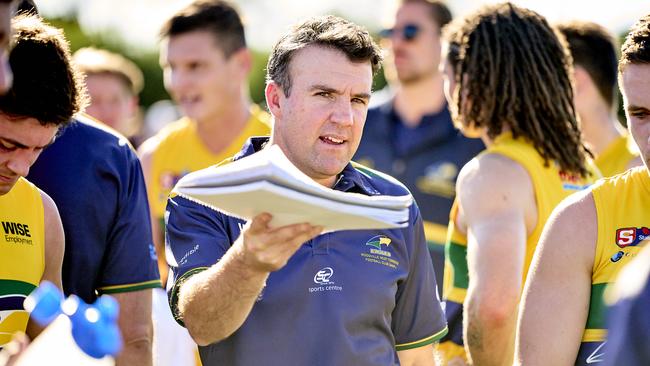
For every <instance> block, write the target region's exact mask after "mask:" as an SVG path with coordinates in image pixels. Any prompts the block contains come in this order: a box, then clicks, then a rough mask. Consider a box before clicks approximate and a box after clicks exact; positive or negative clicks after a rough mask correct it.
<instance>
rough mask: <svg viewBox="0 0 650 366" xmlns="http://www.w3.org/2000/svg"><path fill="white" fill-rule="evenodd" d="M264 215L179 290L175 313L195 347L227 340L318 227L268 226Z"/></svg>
mask: <svg viewBox="0 0 650 366" xmlns="http://www.w3.org/2000/svg"><path fill="white" fill-rule="evenodd" d="M271 219H272V216H271V215H270V214H268V213H263V214H260V215H258V216H256V217H254V218H253V219H252V220H251V221H250V222H249V223H248V224H247V225H246V226H244V229H243V230H242V232H241V235H240V236H239V238H238V239H237V240H236V241H235V243H234V244H233V246H232V248H230V250H228V251H227V252H226V254H225V255H224V256H223V257H222V258H221V260H220V261H219V262H217V263H216V264H214V265H213V266H212V267H210V268H209V269H207V270H206V271H204V272H201V273H198V274H196V275H194V276H192V277H191V278H190V279H188V280H187V282H185V283H184V284H183V285H182V287H181V289H180V296H179V301H178V309H179V311H180V313H181V314H182V317H183V320H184V322H185V326H186V327H187V330H188V331H189V332H190V335H191V336H192V338H194V340H195V341H196V343H198V344H199V345H208V344H210V343H214V342H217V341H220V340H222V339H224V338H226V337H228V336H230V335H231V334H232V333H233V332H234V331H236V330H237V329H239V327H240V326H241V325H242V324H243V323H244V321H245V320H246V318H247V317H248V314H250V311H251V309H252V308H253V304H254V303H255V300H256V299H257V296H258V295H259V294H260V292H261V291H262V289H263V288H264V284H265V283H266V279H267V278H268V276H269V274H270V273H271V272H273V271H277V270H279V269H281V268H282V267H284V265H285V264H287V261H288V260H289V258H291V256H292V255H293V254H294V253H295V252H296V251H297V250H298V248H300V246H301V245H302V244H303V243H305V242H306V241H308V240H310V239H312V238H313V237H315V236H316V235H318V234H319V233H320V232H321V231H323V227H322V226H314V225H310V224H294V225H287V226H282V227H278V228H273V227H271V226H270V223H271Z"/></svg>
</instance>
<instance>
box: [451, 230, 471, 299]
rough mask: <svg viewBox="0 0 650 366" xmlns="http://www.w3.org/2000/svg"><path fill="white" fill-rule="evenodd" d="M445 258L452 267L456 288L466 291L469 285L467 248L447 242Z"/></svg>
mask: <svg viewBox="0 0 650 366" xmlns="http://www.w3.org/2000/svg"><path fill="white" fill-rule="evenodd" d="M445 256H446V257H447V259H449V261H450V262H451V265H452V266H453V267H454V283H453V286H454V287H457V288H462V289H467V287H468V285H469V270H468V269H467V247H466V246H465V245H460V244H456V243H454V242H449V243H447V245H446V246H445Z"/></svg>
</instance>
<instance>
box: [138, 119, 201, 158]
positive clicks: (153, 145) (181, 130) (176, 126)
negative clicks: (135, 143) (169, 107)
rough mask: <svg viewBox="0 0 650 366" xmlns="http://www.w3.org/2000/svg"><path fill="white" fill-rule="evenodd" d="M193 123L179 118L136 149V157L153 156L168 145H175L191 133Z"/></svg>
mask: <svg viewBox="0 0 650 366" xmlns="http://www.w3.org/2000/svg"><path fill="white" fill-rule="evenodd" d="M192 124H193V122H192V121H191V120H190V119H189V118H187V117H183V118H180V119H178V120H176V121H174V122H172V123H169V124H168V125H166V126H165V127H163V128H162V129H161V130H160V131H158V132H157V133H156V134H155V135H153V136H151V137H149V138H148V139H146V140H145V141H144V142H143V143H142V144H141V145H140V147H139V148H138V155H140V156H141V157H143V156H148V155H152V154H154V153H155V152H156V151H158V150H160V149H164V148H165V147H166V146H168V145H170V144H175V143H177V142H178V141H179V139H182V138H183V137H184V136H187V135H188V134H189V133H191V132H192V130H193V129H192V127H193V126H192Z"/></svg>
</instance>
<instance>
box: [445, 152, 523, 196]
mask: <svg viewBox="0 0 650 366" xmlns="http://www.w3.org/2000/svg"><path fill="white" fill-rule="evenodd" d="M526 183H530V176H529V175H528V172H527V171H526V168H525V167H523V166H522V165H521V164H519V163H518V162H516V161H514V160H512V159H510V158H509V157H507V156H504V155H501V154H496V153H483V154H479V155H478V156H476V157H475V158H473V159H471V160H470V161H469V162H467V164H465V165H464V166H463V168H462V169H461V170H460V173H459V174H458V183H457V186H458V187H463V188H472V189H478V190H485V189H488V190H489V189H499V187H504V188H510V187H516V186H519V185H521V184H526Z"/></svg>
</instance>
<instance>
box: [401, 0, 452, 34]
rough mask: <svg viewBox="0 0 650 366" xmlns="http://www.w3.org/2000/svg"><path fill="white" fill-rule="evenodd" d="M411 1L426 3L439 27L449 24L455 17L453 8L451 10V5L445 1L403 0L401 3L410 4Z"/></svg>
mask: <svg viewBox="0 0 650 366" xmlns="http://www.w3.org/2000/svg"><path fill="white" fill-rule="evenodd" d="M409 3H417V4H424V5H426V6H427V7H428V8H429V13H430V15H431V18H432V19H433V21H434V22H436V24H438V27H440V29H442V28H443V27H444V26H445V25H447V24H448V23H449V22H451V20H452V19H453V17H452V15H451V10H449V7H448V6H447V4H445V3H444V2H443V1H440V0H402V1H401V2H400V4H401V5H404V4H409Z"/></svg>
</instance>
